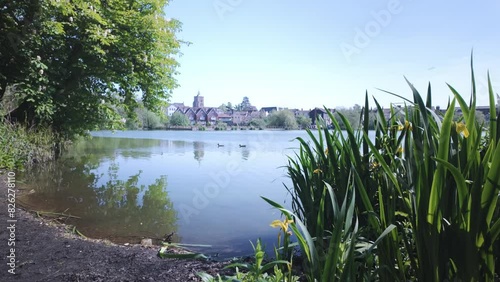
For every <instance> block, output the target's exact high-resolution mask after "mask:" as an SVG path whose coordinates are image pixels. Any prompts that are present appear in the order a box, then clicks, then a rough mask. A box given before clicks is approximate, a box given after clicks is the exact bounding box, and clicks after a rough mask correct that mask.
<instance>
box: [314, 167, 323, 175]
mask: <svg viewBox="0 0 500 282" xmlns="http://www.w3.org/2000/svg"><path fill="white" fill-rule="evenodd" d="M322 172H323V171H322V170H321V169H319V168H317V169H315V170H314V171H313V173H318V174H319V173H322Z"/></svg>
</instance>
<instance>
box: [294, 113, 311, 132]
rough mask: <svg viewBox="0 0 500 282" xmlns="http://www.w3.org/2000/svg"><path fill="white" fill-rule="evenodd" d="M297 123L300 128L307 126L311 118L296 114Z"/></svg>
mask: <svg viewBox="0 0 500 282" xmlns="http://www.w3.org/2000/svg"><path fill="white" fill-rule="evenodd" d="M296 119H297V124H298V125H299V127H300V128H301V129H305V128H309V127H310V126H311V123H312V121H311V118H310V117H306V116H303V115H299V116H297V118H296Z"/></svg>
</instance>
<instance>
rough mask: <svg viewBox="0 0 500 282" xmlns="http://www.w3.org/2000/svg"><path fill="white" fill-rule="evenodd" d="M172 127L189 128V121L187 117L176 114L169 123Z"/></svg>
mask: <svg viewBox="0 0 500 282" xmlns="http://www.w3.org/2000/svg"><path fill="white" fill-rule="evenodd" d="M169 124H170V126H189V124H190V123H189V119H188V118H187V116H185V115H183V114H181V113H179V112H175V113H174V114H173V115H172V116H171V117H170V121H169Z"/></svg>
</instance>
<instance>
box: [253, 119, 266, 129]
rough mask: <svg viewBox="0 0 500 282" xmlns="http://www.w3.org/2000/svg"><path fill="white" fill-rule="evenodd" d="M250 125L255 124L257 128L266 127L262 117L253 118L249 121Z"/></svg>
mask: <svg viewBox="0 0 500 282" xmlns="http://www.w3.org/2000/svg"><path fill="white" fill-rule="evenodd" d="M250 125H251V126H255V127H257V128H265V127H266V121H265V120H264V119H262V118H254V119H252V120H251V121H250Z"/></svg>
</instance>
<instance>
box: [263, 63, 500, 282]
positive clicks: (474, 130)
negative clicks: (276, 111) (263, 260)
mask: <svg viewBox="0 0 500 282" xmlns="http://www.w3.org/2000/svg"><path fill="white" fill-rule="evenodd" d="M488 81H489V77H488ZM409 85H410V88H411V90H412V92H413V100H407V99H405V102H406V103H407V104H408V105H407V106H406V105H405V106H404V107H402V108H399V107H398V108H391V115H390V117H389V118H388V119H386V117H385V116H384V112H383V110H382V108H381V107H380V105H379V104H378V102H377V100H375V104H376V108H377V114H378V116H377V118H376V119H375V120H373V121H372V120H371V119H372V118H373V111H370V110H369V109H370V107H369V103H368V96H367V97H366V100H365V105H364V108H363V109H361V110H360V111H359V117H357V118H352V117H351V118H349V117H347V116H346V115H344V114H343V113H342V111H337V112H336V114H335V116H334V115H333V114H332V113H330V112H329V115H330V118H331V119H332V120H333V126H334V128H333V130H331V131H330V130H328V129H327V128H326V125H325V124H324V123H321V122H320V124H319V125H320V126H319V129H318V135H317V136H318V137H316V135H314V134H312V132H310V131H309V130H308V133H309V137H310V138H309V139H310V140H311V141H310V142H307V141H306V140H304V139H301V138H298V140H299V142H300V144H301V146H300V151H299V152H298V153H297V154H296V156H295V157H294V158H290V159H289V164H288V174H289V176H290V178H291V179H292V183H293V186H291V187H287V188H288V190H289V192H290V193H291V195H292V209H293V212H291V211H287V210H285V209H283V208H282V207H281V206H279V205H277V204H276V203H274V202H272V201H270V200H267V201H268V202H269V203H270V204H272V205H273V206H275V207H276V208H278V209H280V210H281V211H282V213H284V214H285V215H286V216H287V217H288V218H293V219H294V223H293V224H291V228H292V230H293V232H294V234H295V235H296V236H297V241H298V243H299V245H300V247H301V249H302V253H303V255H304V256H305V258H306V260H305V261H306V266H305V269H306V272H307V274H308V280H309V281H344V280H345V279H351V280H364V281H366V280H380V281H408V280H412V281H413V280H418V281H445V280H448V281H494V280H495V279H496V278H498V277H496V276H495V270H496V269H495V265H496V262H497V260H498V242H499V240H498V237H499V236H500V219H499V217H498V215H499V214H500V207H499V205H498V204H497V201H498V195H499V191H500V174H498V171H500V148H499V145H500V141H499V140H500V138H499V136H498V125H497V119H495V118H492V119H491V123H490V126H489V127H488V128H487V132H486V134H484V133H485V132H484V128H483V127H482V125H483V122H482V121H480V120H478V119H477V116H478V115H477V114H476V92H475V79H474V73H473V71H472V85H473V87H472V89H473V91H472V96H471V100H470V103H469V104H467V103H466V102H465V101H464V99H463V98H462V96H461V95H459V93H458V92H457V91H456V90H455V89H453V88H452V87H451V86H450V89H451V91H452V93H453V95H454V96H455V98H454V99H453V100H452V101H451V102H450V105H449V108H448V110H447V111H446V112H445V113H444V115H442V116H441V115H440V113H436V112H434V110H433V108H432V104H431V96H432V94H431V88H430V86H429V89H428V91H427V98H426V101H424V100H423V99H422V98H421V95H420V94H419V92H418V91H417V90H416V89H415V88H414V87H413V86H412V85H411V84H410V83H409ZM493 93H494V92H493V89H492V88H491V83H490V85H489V93H488V94H489V97H490V112H491V116H492V117H496V116H497V115H496V109H495V103H494V96H493ZM391 94H392V93H391ZM393 95H396V94H393ZM396 96H398V97H401V96H399V95H396ZM401 98H402V97H401ZM403 99H404V98H403ZM457 103H458V105H459V106H460V108H461V110H462V112H463V119H461V121H453V118H454V112H455V105H456V104H457ZM352 120H355V121H356V123H355V124H354V126H356V125H359V127H357V129H355V128H354V126H353V125H352V124H351V122H352ZM341 123H342V124H341ZM371 125H373V126H374V128H375V138H374V139H372V138H370V137H369V136H368V129H369V128H370V127H371ZM355 194H356V195H358V197H354V195H355ZM336 199H344V201H343V203H342V205H340V204H338V203H337V200H336ZM346 204H347V205H346ZM354 214H356V215H357V217H358V218H359V225H360V228H359V229H358V228H357V227H356V228H354V226H357V223H358V221H356V219H355V217H353V216H354ZM353 222H355V223H353ZM339 226H342V227H339ZM351 242H352V243H351ZM375 245H376V248H375ZM348 246H354V251H353V252H354V257H351V254H352V253H351V251H350V250H349V248H348ZM457 246H459V247H457ZM327 265H328V266H327Z"/></svg>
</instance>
